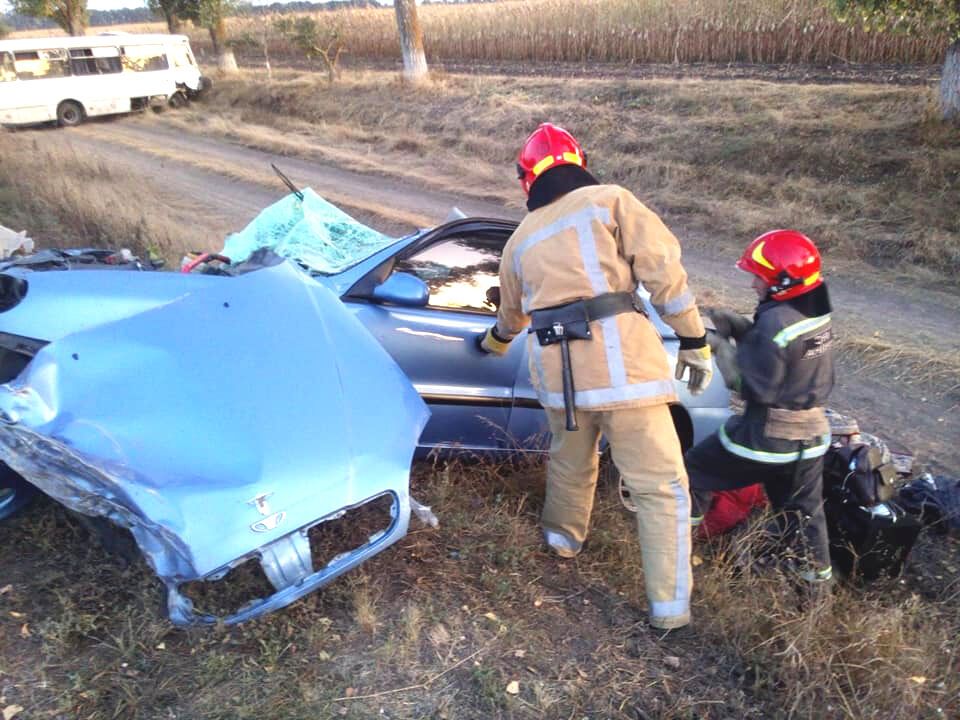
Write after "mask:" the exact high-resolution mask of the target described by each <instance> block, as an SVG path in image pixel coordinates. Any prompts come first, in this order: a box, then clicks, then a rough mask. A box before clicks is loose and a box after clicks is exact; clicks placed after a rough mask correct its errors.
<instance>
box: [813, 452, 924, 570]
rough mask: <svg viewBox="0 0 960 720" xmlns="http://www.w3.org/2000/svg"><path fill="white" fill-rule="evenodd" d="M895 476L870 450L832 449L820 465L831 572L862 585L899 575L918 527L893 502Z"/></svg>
mask: <svg viewBox="0 0 960 720" xmlns="http://www.w3.org/2000/svg"><path fill="white" fill-rule="evenodd" d="M896 476H897V474H896V470H895V469H894V468H893V466H892V465H890V464H887V463H884V462H882V456H881V453H880V451H879V450H878V449H877V448H874V447H871V446H869V445H860V444H857V445H840V446H835V447H831V448H830V449H829V450H828V451H827V454H826V456H825V457H824V463H823V499H824V513H825V514H826V516H827V527H828V530H829V534H830V557H831V561H832V563H833V568H834V571H835V572H837V573H838V574H840V575H842V576H845V577H851V578H857V579H860V580H874V579H876V578H878V577H880V576H881V575H889V576H891V577H895V576H897V575H899V574H900V572H901V571H902V570H903V565H904V563H905V562H906V559H907V556H908V555H909V554H910V550H911V549H912V548H913V545H914V543H915V542H916V540H917V536H918V535H919V534H920V530H921V528H922V525H921V524H920V523H919V522H918V521H917V520H916V519H915V518H914V517H912V516H911V515H909V514H907V513H906V512H905V511H904V510H903V508H901V507H900V506H899V505H897V504H896V503H895V502H893V501H892V499H893V497H894V494H895V488H894V480H895V479H896Z"/></svg>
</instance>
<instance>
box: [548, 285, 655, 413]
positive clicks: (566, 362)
mask: <svg viewBox="0 0 960 720" xmlns="http://www.w3.org/2000/svg"><path fill="white" fill-rule="evenodd" d="M626 312H638V313H642V312H644V310H643V304H642V303H641V301H640V298H639V297H638V296H637V294H636V293H635V292H632V293H631V292H616V293H604V294H603V295H598V296H597V297H594V298H588V299H586V300H576V301H574V302H572V303H566V304H565V305H557V306H556V307H552V308H543V309H542V310H534V311H533V312H532V313H530V332H533V333H536V334H537V341H538V342H539V343H540V345H542V346H547V345H555V344H557V343H560V360H561V364H562V365H561V367H562V372H563V409H564V412H565V413H566V420H567V430H577V429H578V428H577V414H576V411H577V407H576V403H575V402H574V395H575V393H576V388H575V387H574V383H573V368H572V367H571V363H570V344H569V343H570V340H591V339H592V338H593V335H592V333H591V332H590V323H591V322H593V321H594V320H602V319H604V318H608V317H612V316H614V315H619V314H621V313H626Z"/></svg>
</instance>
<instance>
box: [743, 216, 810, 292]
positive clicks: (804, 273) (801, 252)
mask: <svg viewBox="0 0 960 720" xmlns="http://www.w3.org/2000/svg"><path fill="white" fill-rule="evenodd" d="M737 267H738V268H740V269H741V270H745V271H746V272H748V273H753V274H754V275H756V276H757V277H759V278H760V279H762V280H763V281H764V282H765V283H766V284H767V287H768V288H770V297H771V298H772V299H773V300H789V299H790V298H795V297H797V296H798V295H803V294H804V293H806V292H810V291H811V290H813V289H814V288H815V287H817V286H818V285H820V284H821V283H823V278H822V277H821V276H820V253H819V252H818V251H817V246H816V245H814V244H813V241H812V240H811V239H810V238H808V237H807V236H806V235H804V234H803V233H800V232H797V231H796V230H771V231H770V232H766V233H764V234H763V235H761V236H760V237H758V238H757V239H756V240H754V241H753V242H752V243H750V244H749V245H748V246H747V249H746V250H744V251H743V255H742V256H741V257H740V259H739V260H737Z"/></svg>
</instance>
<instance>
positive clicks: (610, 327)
mask: <svg viewBox="0 0 960 720" xmlns="http://www.w3.org/2000/svg"><path fill="white" fill-rule="evenodd" d="M600 327H601V328H603V344H604V350H606V352H607V372H609V373H610V385H611V387H615V388H618V387H623V386H625V385H626V384H627V368H626V367H625V366H624V364H623V344H622V343H621V342H620V327H619V326H618V325H617V316H616V315H614V316H612V317H606V318H604V319H603V320H601V321H600Z"/></svg>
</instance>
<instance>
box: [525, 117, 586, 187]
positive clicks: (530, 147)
mask: <svg viewBox="0 0 960 720" xmlns="http://www.w3.org/2000/svg"><path fill="white" fill-rule="evenodd" d="M557 165H579V166H580V167H582V168H585V167H587V154H586V153H585V152H584V151H583V149H582V148H581V147H580V143H578V142H577V139H576V138H575V137H573V135H571V134H570V133H568V132H567V131H566V130H564V129H563V128H562V127H559V126H557V125H553V124H551V123H543V124H542V125H540V127H538V128H537V129H536V130H534V131H533V132H532V133H530V137H528V138H527V140H526V142H525V143H523V147H522V148H520V154H519V155H518V156H517V176H518V177H519V178H520V184H521V185H522V186H523V191H524V192H525V193H527V195H529V194H530V186H531V185H533V181H534V180H536V179H537V178H538V177H540V175H541V174H542V173H544V172H546V171H547V170H548V169H550V168H552V167H556V166H557Z"/></svg>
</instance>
